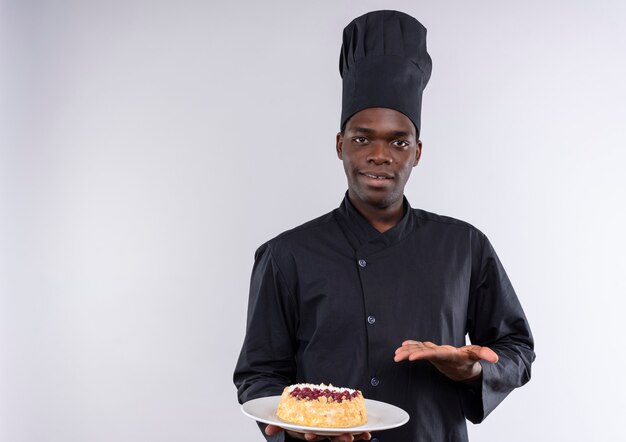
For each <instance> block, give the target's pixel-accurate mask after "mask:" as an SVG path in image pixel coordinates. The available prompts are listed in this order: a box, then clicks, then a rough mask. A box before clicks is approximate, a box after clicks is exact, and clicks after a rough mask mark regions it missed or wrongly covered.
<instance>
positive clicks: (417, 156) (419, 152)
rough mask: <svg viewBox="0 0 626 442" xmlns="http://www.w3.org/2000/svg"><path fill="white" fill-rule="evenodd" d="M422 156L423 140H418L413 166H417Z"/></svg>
mask: <svg viewBox="0 0 626 442" xmlns="http://www.w3.org/2000/svg"><path fill="white" fill-rule="evenodd" d="M421 156H422V141H421V140H417V149H415V161H414V162H413V167H415V166H417V163H419V162H420V157H421Z"/></svg>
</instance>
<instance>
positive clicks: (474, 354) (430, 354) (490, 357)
mask: <svg viewBox="0 0 626 442" xmlns="http://www.w3.org/2000/svg"><path fill="white" fill-rule="evenodd" d="M393 360H394V361H396V362H400V361H407V360H408V361H418V360H426V361H430V363H431V364H433V365H434V366H435V367H436V368H437V369H438V370H439V371H440V372H442V373H443V374H444V375H446V376H447V377H449V378H450V379H452V380H454V381H466V382H467V381H472V380H475V379H477V378H478V377H480V374H481V372H482V368H481V366H480V364H479V363H478V362H479V361H481V360H483V361H487V362H491V363H496V362H498V355H497V354H496V353H495V352H494V351H493V350H492V349H490V348H489V347H481V346H480V345H466V346H464V347H459V348H457V347H453V346H451V345H436V344H433V343H432V342H419V341H411V340H409V341H404V342H403V343H402V346H400V347H399V348H398V349H397V350H396V355H395V356H394V358H393Z"/></svg>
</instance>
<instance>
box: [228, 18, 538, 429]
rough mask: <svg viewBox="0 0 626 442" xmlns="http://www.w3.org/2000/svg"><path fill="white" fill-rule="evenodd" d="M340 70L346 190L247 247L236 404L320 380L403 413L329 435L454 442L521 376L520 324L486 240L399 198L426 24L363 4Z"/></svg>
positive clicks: (528, 341)
mask: <svg viewBox="0 0 626 442" xmlns="http://www.w3.org/2000/svg"><path fill="white" fill-rule="evenodd" d="M340 71H341V74H342V78H343V101H342V117H341V128H342V130H341V132H340V133H339V134H338V135H337V142H336V149H337V155H338V156H339V159H341V160H342V162H343V165H344V169H345V173H346V177H347V180H348V191H347V194H346V196H345V198H344V200H343V202H342V204H341V206H340V207H339V208H338V209H336V210H334V211H332V212H331V213H329V214H326V215H324V216H322V217H320V218H317V219H315V220H313V221H310V222H308V223H306V224H304V225H302V226H300V227H297V228H295V229H292V230H290V231H288V232H285V233H283V234H282V235H279V236H278V237H276V238H274V239H272V240H270V241H269V242H267V243H265V244H264V245H262V246H261V247H260V248H259V249H258V250H257V253H256V256H255V265H254V269H253V273H252V280H251V288H250V300H249V306H248V324H247V333H246V338H245V341H244V344H243V348H242V351H241V354H240V357H239V361H238V363H237V368H236V370H235V376H234V380H235V384H236V385H237V387H238V392H239V400H240V402H245V401H248V400H250V399H254V398H257V397H262V396H271V395H279V394H280V393H281V392H282V389H283V388H284V387H285V386H286V385H289V384H293V383H296V382H310V383H322V382H324V383H332V384H334V385H338V386H345V387H351V388H357V389H360V390H362V391H363V394H364V396H365V397H366V398H369V399H375V400H379V401H384V402H388V403H391V404H394V405H396V406H398V407H400V408H403V409H404V410H406V411H407V412H408V413H409V415H410V420H409V422H408V423H407V424H406V425H404V426H402V427H400V428H396V429H393V430H388V431H382V432H380V433H374V434H369V433H364V434H356V435H352V434H344V435H341V436H338V437H335V438H334V440H354V439H369V438H372V440H374V439H376V440H378V441H387V440H389V441H439V440H441V441H444V440H445V441H466V440H467V429H466V423H465V420H466V419H469V420H470V421H472V422H481V421H482V420H483V419H484V418H485V417H486V416H487V415H488V414H489V413H490V412H491V411H492V410H493V409H494V408H495V407H496V406H497V405H498V404H499V403H500V402H501V401H502V400H503V399H504V397H505V396H506V395H507V394H508V393H509V392H511V391H512V390H513V389H514V388H516V387H519V386H521V385H523V384H524V383H526V382H527V381H528V380H529V378H530V366H531V363H532V361H533V360H534V357H535V355H534V352H533V340H532V336H531V333H530V329H529V326H528V323H527V321H526V318H525V316H524V313H523V311H522V308H521V306H520V304H519V302H518V299H517V296H516V295H515V292H514V290H513V288H512V286H511V284H510V282H509V279H508V278H507V276H506V273H505V271H504V269H503V267H502V265H501V264H500V261H499V260H498V258H497V256H496V254H495V251H494V250H493V248H492V247H491V245H490V243H489V241H488V240H487V238H486V237H485V236H484V235H483V234H482V233H481V232H480V231H478V230H477V229H476V228H474V227H472V226H471V225H469V224H467V223H464V222H462V221H458V220H455V219H452V218H448V217H444V216H439V215H435V214H432V213H428V212H425V211H423V210H419V209H412V208H411V207H410V205H409V203H408V201H407V200H406V198H405V197H404V187H405V185H406V182H407V180H408V179H409V176H410V174H411V171H412V170H413V168H414V167H415V166H416V165H417V164H418V162H419V159H420V154H421V149H422V143H421V141H420V140H419V128H420V113H421V98H422V91H423V89H424V87H425V86H426V83H427V82H428V79H429V76H430V71H431V61H430V57H429V56H428V53H427V52H426V29H425V28H424V27H423V26H422V25H421V24H420V23H419V22H418V21H417V20H415V19H414V18H412V17H410V16H408V15H406V14H403V13H400V12H396V11H377V12H372V13H369V14H365V15H364V16H362V17H359V18H357V19H355V20H354V21H353V22H351V23H350V24H349V25H348V26H347V27H346V29H345V30H344V41H343V47H342V53H341V60H340ZM466 335H469V338H470V341H471V343H472V345H466V343H465V337H466ZM264 432H265V435H266V436H267V437H268V439H270V440H292V439H306V440H322V439H323V438H322V437H318V436H317V435H315V434H301V433H294V432H284V431H283V430H282V429H281V428H279V427H276V426H272V425H270V426H267V427H265V428H264Z"/></svg>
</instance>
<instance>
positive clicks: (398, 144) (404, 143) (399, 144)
mask: <svg viewBox="0 0 626 442" xmlns="http://www.w3.org/2000/svg"><path fill="white" fill-rule="evenodd" d="M392 144H393V145H394V146H396V147H402V148H404V147H408V146H409V142H408V141H404V140H396V141H394V142H393V143H392Z"/></svg>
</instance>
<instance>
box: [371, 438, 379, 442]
mask: <svg viewBox="0 0 626 442" xmlns="http://www.w3.org/2000/svg"><path fill="white" fill-rule="evenodd" d="M370 442H378V438H377V437H373V438H372V440H370Z"/></svg>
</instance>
